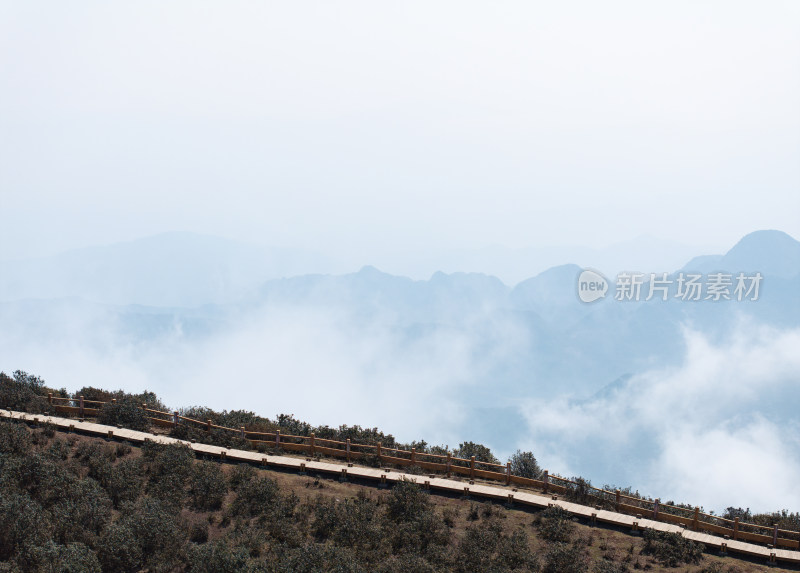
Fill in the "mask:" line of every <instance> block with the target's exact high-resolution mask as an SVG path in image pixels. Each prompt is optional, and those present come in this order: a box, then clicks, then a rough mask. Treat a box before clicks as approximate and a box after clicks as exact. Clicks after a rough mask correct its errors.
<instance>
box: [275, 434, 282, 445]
mask: <svg viewBox="0 0 800 573" xmlns="http://www.w3.org/2000/svg"><path fill="white" fill-rule="evenodd" d="M275 447H276V448H280V447H281V431H280V430H275Z"/></svg>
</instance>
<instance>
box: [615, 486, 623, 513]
mask: <svg viewBox="0 0 800 573" xmlns="http://www.w3.org/2000/svg"><path fill="white" fill-rule="evenodd" d="M621 494H622V492H621V491H620V490H617V491H616V492H614V495H615V497H616V500H615V501H614V511H619V503H620V497H621Z"/></svg>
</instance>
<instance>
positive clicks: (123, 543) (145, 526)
mask: <svg viewBox="0 0 800 573" xmlns="http://www.w3.org/2000/svg"><path fill="white" fill-rule="evenodd" d="M185 541H186V534H185V533H184V532H183V530H182V529H181V527H180V525H179V523H178V521H177V517H176V514H175V512H174V511H173V509H172V508H171V507H170V506H169V505H168V504H165V503H163V502H161V501H159V500H157V499H153V498H148V497H145V498H142V499H140V500H139V501H138V502H137V503H136V504H135V505H128V506H126V507H125V508H124V509H123V515H122V517H121V518H120V519H119V520H118V521H117V522H116V523H114V524H113V525H112V526H111V527H109V528H108V529H107V530H106V531H105V533H104V535H103V538H102V540H101V543H100V547H101V556H100V557H101V562H102V564H103V567H104V569H108V570H112V571H116V570H124V571H129V570H138V569H141V568H143V567H145V566H148V565H157V566H158V569H159V570H169V569H170V568H171V566H172V565H173V564H175V563H176V562H177V560H178V557H179V553H180V551H179V550H180V548H181V547H182V546H183V544H184V542H185Z"/></svg>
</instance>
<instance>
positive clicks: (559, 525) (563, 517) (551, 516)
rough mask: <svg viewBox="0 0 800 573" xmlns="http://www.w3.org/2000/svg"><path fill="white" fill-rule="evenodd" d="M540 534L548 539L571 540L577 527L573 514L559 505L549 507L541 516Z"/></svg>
mask: <svg viewBox="0 0 800 573" xmlns="http://www.w3.org/2000/svg"><path fill="white" fill-rule="evenodd" d="M538 525H539V536H540V537H542V538H543V539H547V540H548V541H559V542H565V541H569V537H570V535H572V531H573V529H574V528H575V524H574V523H572V515H571V514H570V512H568V511H567V510H566V509H563V508H561V507H559V506H557V505H554V506H552V507H548V508H547V509H545V510H544V511H543V512H542V513H541V514H540V516H539V523H538Z"/></svg>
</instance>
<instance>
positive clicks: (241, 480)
mask: <svg viewBox="0 0 800 573" xmlns="http://www.w3.org/2000/svg"><path fill="white" fill-rule="evenodd" d="M256 474H257V472H256V469H255V468H254V467H253V466H251V465H250V464H239V465H237V466H236V467H234V468H233V470H232V471H231V475H230V478H229V481H230V486H231V489H232V490H233V491H238V490H239V487H240V486H241V485H242V484H245V483H247V482H249V481H250V480H252V479H253V478H255V477H256Z"/></svg>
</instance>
